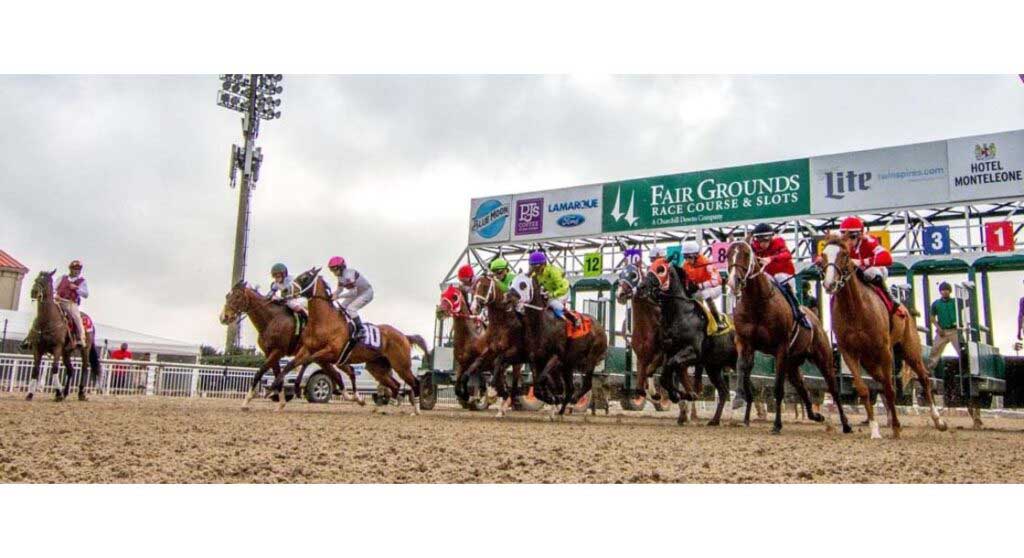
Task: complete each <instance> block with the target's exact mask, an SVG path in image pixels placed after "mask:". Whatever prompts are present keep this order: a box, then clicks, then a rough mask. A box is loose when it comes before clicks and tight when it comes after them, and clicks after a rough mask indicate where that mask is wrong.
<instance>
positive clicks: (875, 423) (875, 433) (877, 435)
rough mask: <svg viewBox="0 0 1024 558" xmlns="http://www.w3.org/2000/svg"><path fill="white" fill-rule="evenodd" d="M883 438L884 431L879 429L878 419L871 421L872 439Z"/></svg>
mask: <svg viewBox="0 0 1024 558" xmlns="http://www.w3.org/2000/svg"><path fill="white" fill-rule="evenodd" d="M881 438H882V433H881V432H879V430H878V421H877V420H873V421H871V439H872V440H880V439H881Z"/></svg>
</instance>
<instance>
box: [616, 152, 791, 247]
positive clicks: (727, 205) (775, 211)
mask: <svg viewBox="0 0 1024 558" xmlns="http://www.w3.org/2000/svg"><path fill="white" fill-rule="evenodd" d="M808 177H809V168H808V160H807V159H796V160H792V161H781V162H776V163H765V164H759V165H747V166H743V167H730V168H725V169H717V170H710V171H701V172H690V173H682V174H672V175H666V176H657V177H652V178H641V179H637V180H625V181H622V182H612V183H608V184H605V185H604V189H603V202H604V209H603V225H604V232H624V231H639V230H645V229H660V228H667V227H688V226H690V227H692V226H698V227H699V226H702V225H709V226H710V225H713V224H716V223H722V222H732V221H749V220H755V219H757V220H760V219H770V218H776V217H793V216H802V215H807V214H809V213H810V195H809V178H808Z"/></svg>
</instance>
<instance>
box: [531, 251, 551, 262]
mask: <svg viewBox="0 0 1024 558" xmlns="http://www.w3.org/2000/svg"><path fill="white" fill-rule="evenodd" d="M546 263H548V255H547V254H545V253H544V252H541V251H540V250H537V251H536V252H531V253H530V265H544V264H546Z"/></svg>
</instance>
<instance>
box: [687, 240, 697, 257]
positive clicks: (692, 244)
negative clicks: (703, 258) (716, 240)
mask: <svg viewBox="0 0 1024 558" xmlns="http://www.w3.org/2000/svg"><path fill="white" fill-rule="evenodd" d="M697 254H700V244H697V241H696V240H687V241H686V242H684V243H683V256H696V255H697Z"/></svg>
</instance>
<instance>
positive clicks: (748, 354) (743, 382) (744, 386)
mask: <svg viewBox="0 0 1024 558" xmlns="http://www.w3.org/2000/svg"><path fill="white" fill-rule="evenodd" d="M736 345H737V347H736V354H737V358H736V384H737V385H736V392H737V394H738V393H740V390H742V393H743V399H746V404H747V405H746V410H745V412H744V414H743V425H744V426H750V410H751V408H752V407H753V405H754V387H753V386H752V385H751V382H750V373H751V371H752V370H753V369H754V350H753V349H751V348H748V347H746V346H744V345H741V344H740V343H737V344H736ZM730 412H731V411H730Z"/></svg>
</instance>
